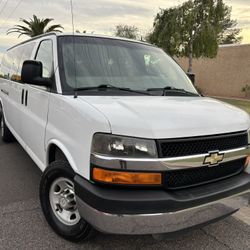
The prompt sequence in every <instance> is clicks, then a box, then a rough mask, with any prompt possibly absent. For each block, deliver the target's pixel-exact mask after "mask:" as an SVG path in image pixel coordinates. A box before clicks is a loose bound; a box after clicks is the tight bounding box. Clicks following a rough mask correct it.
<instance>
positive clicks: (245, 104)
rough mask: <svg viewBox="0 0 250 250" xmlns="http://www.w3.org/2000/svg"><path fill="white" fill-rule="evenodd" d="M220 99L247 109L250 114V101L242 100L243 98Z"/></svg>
mask: <svg viewBox="0 0 250 250" xmlns="http://www.w3.org/2000/svg"><path fill="white" fill-rule="evenodd" d="M219 100H221V101H223V102H227V103H230V104H232V105H234V106H236V107H238V108H240V109H243V110H245V111H246V112H248V114H250V101H242V100H235V99H224V98H219Z"/></svg>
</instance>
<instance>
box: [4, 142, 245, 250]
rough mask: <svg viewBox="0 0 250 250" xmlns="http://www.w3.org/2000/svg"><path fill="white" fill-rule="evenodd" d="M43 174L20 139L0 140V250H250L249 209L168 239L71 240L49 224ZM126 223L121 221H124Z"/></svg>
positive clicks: (100, 236) (109, 237) (113, 237)
mask: <svg viewBox="0 0 250 250" xmlns="http://www.w3.org/2000/svg"><path fill="white" fill-rule="evenodd" d="M40 177H41V172H40V170H39V169H38V167H36V165H35V164H34V163H33V162H32V160H31V159H30V158H29V156H28V155H27V154H26V152H25V151H24V150H23V149H22V147H21V146H20V145H19V144H18V143H11V144H4V143H3V142H2V141H0V249H1V250H2V249H4V250H7V249H11V250H12V249H84V250H85V249H86V250H87V249H106V250H111V249H112V250H113V249H115V250H116V249H129V250H132V249H144V250H147V249H159V250H160V249H171V250H175V249H178V250H182V249H183V250H184V249H185V250H187V249H192V250H195V249H199V250H200V249H204V250H205V249H219V250H224V249H235V250H236V249H237V250H240V249H242V250H250V208H249V207H248V208H244V209H243V210H242V211H240V212H238V213H237V214H236V215H235V216H233V217H228V218H226V219H224V220H223V221H220V222H217V223H215V224H212V225H209V226H206V227H204V228H202V229H198V230H194V231H190V232H189V233H188V234H185V235H181V236H179V237H176V238H172V239H169V238H168V237H166V236H162V237H160V238H157V239H155V238H153V237H152V236H116V235H105V234H101V233H99V234H98V235H97V236H96V237H95V238H93V239H92V240H91V241H89V242H86V243H81V244H73V243H70V242H67V241H65V240H63V239H61V238H60V237H59V236H57V235H56V234H55V233H54V232H53V231H52V230H51V229H50V227H49V226H48V225H47V223H46V221H45V219H44V217H43V214H42V211H41V208H40V204H39V199H38V187H39V181H40ZM121 226H122V225H121Z"/></svg>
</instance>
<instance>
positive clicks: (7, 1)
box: [0, 0, 9, 15]
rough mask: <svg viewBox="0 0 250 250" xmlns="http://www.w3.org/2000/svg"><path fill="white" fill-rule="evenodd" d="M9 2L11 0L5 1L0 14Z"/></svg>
mask: <svg viewBox="0 0 250 250" xmlns="http://www.w3.org/2000/svg"><path fill="white" fill-rule="evenodd" d="M8 2H9V0H7V1H6V2H5V3H4V5H3V7H2V9H1V10H0V15H1V14H2V12H3V11H4V9H5V7H6V5H7V3H8Z"/></svg>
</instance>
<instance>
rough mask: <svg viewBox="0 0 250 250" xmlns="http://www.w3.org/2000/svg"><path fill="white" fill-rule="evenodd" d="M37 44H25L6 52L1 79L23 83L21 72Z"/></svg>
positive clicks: (0, 73)
mask: <svg viewBox="0 0 250 250" xmlns="http://www.w3.org/2000/svg"><path fill="white" fill-rule="evenodd" d="M34 46H35V43H29V44H24V45H21V46H18V47H15V48H13V49H11V50H9V51H7V52H6V54H5V56H4V57H3V60H2V65H1V72H0V75H1V77H3V78H5V79H9V80H12V81H17V82H21V70H22V65H23V62H24V61H25V60H29V59H30V57H31V54H32V51H33V49H34Z"/></svg>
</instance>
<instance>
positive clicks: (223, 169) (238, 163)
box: [164, 158, 245, 189]
mask: <svg viewBox="0 0 250 250" xmlns="http://www.w3.org/2000/svg"><path fill="white" fill-rule="evenodd" d="M244 163H245V158H243V159H239V160H235V161H230V162H225V163H221V164H219V165H218V166H215V167H198V168H190V169H182V170H171V171H167V172H166V173H165V177H164V186H165V187H166V188H167V189H180V188H185V187H192V186H198V185H202V184H205V183H209V182H214V181H216V180H220V179H224V178H227V177H230V176H234V175H237V174H239V173H241V172H242V171H243V169H244Z"/></svg>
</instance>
